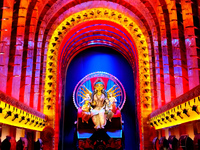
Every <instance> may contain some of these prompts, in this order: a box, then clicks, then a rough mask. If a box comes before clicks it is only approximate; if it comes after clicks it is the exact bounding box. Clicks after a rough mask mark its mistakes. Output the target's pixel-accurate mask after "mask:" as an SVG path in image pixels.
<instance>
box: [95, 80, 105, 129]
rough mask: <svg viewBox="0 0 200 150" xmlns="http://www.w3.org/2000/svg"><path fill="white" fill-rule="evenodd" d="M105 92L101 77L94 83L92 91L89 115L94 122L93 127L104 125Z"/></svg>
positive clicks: (102, 126) (97, 127)
mask: <svg viewBox="0 0 200 150" xmlns="http://www.w3.org/2000/svg"><path fill="white" fill-rule="evenodd" d="M106 97H107V93H106V91H105V89H104V83H103V81H102V80H101V79H98V80H97V81H96V82H95V83H94V91H93V93H92V103H91V105H92V107H93V109H92V110H91V117H92V121H93V123H94V125H95V126H94V128H96V129H99V128H104V126H105V125H106V114H105V100H106Z"/></svg>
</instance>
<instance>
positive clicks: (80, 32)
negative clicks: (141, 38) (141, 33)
mask: <svg viewBox="0 0 200 150" xmlns="http://www.w3.org/2000/svg"><path fill="white" fill-rule="evenodd" d="M89 22H92V23H94V24H92V25H88V26H86V27H84V26H85V24H88V22H87V23H83V24H82V25H81V26H79V28H76V29H75V30H73V29H72V30H70V32H72V33H71V34H70V33H69V34H68V35H69V36H65V38H64V39H63V40H62V43H64V45H62V44H61V45H62V46H61V47H63V48H64V49H69V47H70V44H71V43H72V42H73V43H76V42H77V40H79V38H83V37H86V36H89V37H91V36H92V35H95V34H99V35H101V34H102V35H107V36H108V37H109V36H112V38H113V39H112V40H116V41H119V40H120V41H119V42H122V41H123V42H124V43H123V45H124V46H125V47H127V48H126V49H127V52H129V53H130V54H131V53H134V51H132V49H135V46H134V43H133V41H131V39H130V38H131V37H127V34H124V32H122V30H119V29H118V28H117V29H116V27H114V26H111V25H109V24H108V23H109V22H107V24H106V22H105V21H102V20H101V21H100V22H101V23H102V24H99V23H98V21H89ZM89 24H90V23H89ZM96 28H97V29H96ZM109 28H110V29H111V30H109ZM102 35H101V36H102ZM66 47H67V48H66ZM66 53H67V51H66V50H65V51H61V54H60V55H61V56H59V58H60V59H61V58H62V57H64V58H66V56H65V55H66ZM134 55H136V54H134Z"/></svg>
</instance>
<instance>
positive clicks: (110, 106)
mask: <svg viewBox="0 0 200 150" xmlns="http://www.w3.org/2000/svg"><path fill="white" fill-rule="evenodd" d="M115 102H117V100H116V98H115V97H114V96H113V94H112V93H109V96H108V99H107V100H106V114H107V116H106V117H107V119H108V120H109V121H110V122H111V119H112V117H113V115H114V113H115V108H116V103H115Z"/></svg>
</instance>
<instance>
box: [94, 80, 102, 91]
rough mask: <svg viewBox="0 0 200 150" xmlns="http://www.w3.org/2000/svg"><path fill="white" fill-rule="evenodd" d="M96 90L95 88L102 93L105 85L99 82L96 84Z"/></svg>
mask: <svg viewBox="0 0 200 150" xmlns="http://www.w3.org/2000/svg"><path fill="white" fill-rule="evenodd" d="M94 88H95V89H96V90H97V91H101V90H103V88H104V85H103V83H101V82H99V83H96V84H95V86H94Z"/></svg>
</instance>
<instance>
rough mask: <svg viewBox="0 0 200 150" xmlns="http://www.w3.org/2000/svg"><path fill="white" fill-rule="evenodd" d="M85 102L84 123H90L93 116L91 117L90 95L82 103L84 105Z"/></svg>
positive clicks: (83, 110) (83, 108)
mask: <svg viewBox="0 0 200 150" xmlns="http://www.w3.org/2000/svg"><path fill="white" fill-rule="evenodd" d="M83 102H84V105H83V106H82V108H81V109H82V122H86V123H88V120H89V119H90V118H91V115H90V109H91V105H90V103H91V98H90V95H89V94H86V97H85V98H84V99H83V101H82V102H80V103H83Z"/></svg>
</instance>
